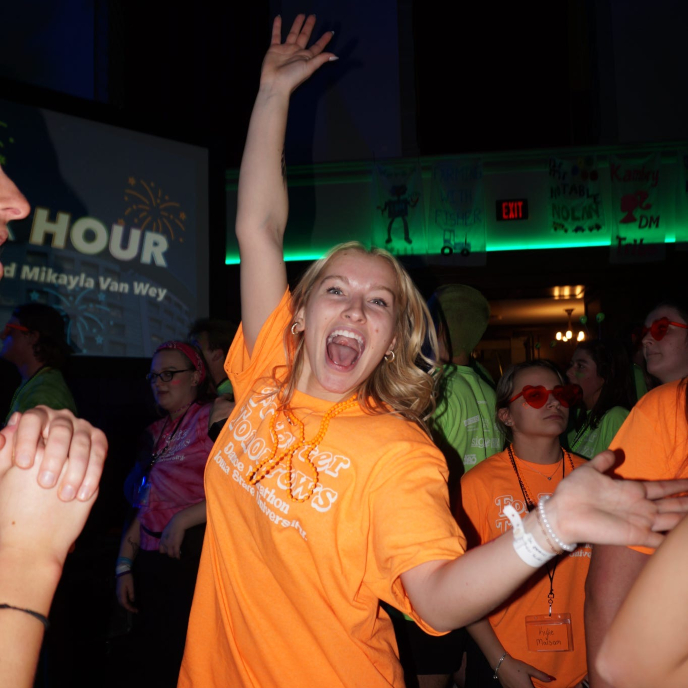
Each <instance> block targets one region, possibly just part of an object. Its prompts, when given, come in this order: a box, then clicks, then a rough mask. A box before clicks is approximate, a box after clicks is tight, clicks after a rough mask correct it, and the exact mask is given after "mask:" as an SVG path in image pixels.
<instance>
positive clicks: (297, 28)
mask: <svg viewBox="0 0 688 688" xmlns="http://www.w3.org/2000/svg"><path fill="white" fill-rule="evenodd" d="M305 20H306V15H305V14H298V15H296V19H294V23H293V24H292V25H291V29H290V30H289V35H288V36H287V38H286V39H285V41H284V42H285V43H287V44H289V43H296V42H297V41H296V39H297V38H298V37H299V33H301V27H302V26H303V23H304V21H305Z"/></svg>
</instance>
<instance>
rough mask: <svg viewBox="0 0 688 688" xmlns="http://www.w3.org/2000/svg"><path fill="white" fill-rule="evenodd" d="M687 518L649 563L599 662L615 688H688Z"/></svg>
mask: <svg viewBox="0 0 688 688" xmlns="http://www.w3.org/2000/svg"><path fill="white" fill-rule="evenodd" d="M687 568H688V519H685V518H684V519H683V521H682V522H681V523H680V524H679V525H678V526H677V527H676V529H675V530H674V531H673V532H672V533H670V534H669V536H668V537H667V539H666V541H665V542H664V543H663V544H662V546H661V547H660V548H659V549H658V550H657V551H656V552H655V553H654V554H653V555H652V556H651V557H649V558H648V561H647V565H646V566H645V568H644V569H643V570H642V572H641V573H640V576H639V577H638V580H637V581H636V583H635V584H634V585H633V588H632V589H631V591H630V593H629V595H628V597H627V598H626V600H625V601H624V603H623V604H622V606H621V609H620V610H619V613H618V614H617V616H616V617H615V619H614V621H613V623H612V625H611V628H610V630H609V633H608V634H607V636H606V638H605V639H604V642H603V643H602V647H601V650H600V653H599V655H598V658H597V670H598V672H599V674H600V675H602V676H603V677H604V678H605V680H607V681H609V683H610V685H614V686H624V687H626V688H639V687H644V686H663V687H664V688H674V687H676V688H678V687H681V688H683V686H686V685H688V615H686V609H687V608H688V588H687V587H686V585H685V578H684V576H685V575H686V570H687Z"/></svg>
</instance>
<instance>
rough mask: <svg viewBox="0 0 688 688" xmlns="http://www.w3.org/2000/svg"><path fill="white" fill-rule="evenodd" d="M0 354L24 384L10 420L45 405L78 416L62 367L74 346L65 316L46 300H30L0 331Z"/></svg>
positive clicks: (16, 309) (15, 311)
mask: <svg viewBox="0 0 688 688" xmlns="http://www.w3.org/2000/svg"><path fill="white" fill-rule="evenodd" d="M0 339H2V350H1V351H0V357H2V358H4V359H5V360H6V361H9V362H10V363H12V364H14V366H15V367H16V368H17V370H18V372H19V374H20V375H21V379H22V381H21V384H20V385H19V387H18V388H17V390H16V391H15V393H14V396H13V397H12V402H11V404H10V410H9V413H8V414H7V417H6V418H5V423H7V422H8V421H9V419H10V417H11V416H12V414H13V413H15V412H17V411H19V412H20V413H23V412H24V411H28V410H29V409H32V408H35V407H36V406H39V405H43V406H48V407H49V408H52V409H56V410H60V409H67V410H69V411H71V412H72V413H74V414H75V415H76V412H77V411H76V403H75V402H74V397H73V396H72V393H71V391H70V390H69V387H68V386H67V383H66V382H65V379H64V377H63V376H62V373H61V372H60V369H61V368H62V367H63V366H64V364H65V362H66V361H67V357H68V356H69V354H70V348H69V345H68V344H67V341H66V338H65V323H64V319H63V317H62V315H60V313H59V312H58V311H57V310H55V309H54V308H52V307H51V306H48V305H46V304H43V303H27V304H25V305H23V306H18V307H17V308H15V309H14V311H13V313H12V317H11V318H10V319H9V320H8V321H7V323H6V325H5V329H4V330H3V332H2V334H0Z"/></svg>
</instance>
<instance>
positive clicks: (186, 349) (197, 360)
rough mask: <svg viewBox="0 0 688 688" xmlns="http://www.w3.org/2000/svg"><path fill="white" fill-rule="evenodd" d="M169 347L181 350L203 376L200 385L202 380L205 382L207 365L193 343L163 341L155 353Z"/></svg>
mask: <svg viewBox="0 0 688 688" xmlns="http://www.w3.org/2000/svg"><path fill="white" fill-rule="evenodd" d="M167 349H176V350H177V351H181V352H182V353H183V354H184V356H186V357H187V358H188V359H189V361H190V362H191V365H193V367H194V368H195V369H196V371H197V372H198V373H199V374H200V376H201V379H200V380H199V381H198V384H199V385H200V384H201V382H203V380H205V365H204V364H203V359H202V358H201V357H200V355H199V353H198V351H196V349H194V348H193V346H191V344H187V343H186V342H178V341H174V340H170V341H169V342H163V343H162V344H161V345H160V346H159V347H158V348H157V349H156V350H155V353H156V354H157V353H158V351H165V350H167Z"/></svg>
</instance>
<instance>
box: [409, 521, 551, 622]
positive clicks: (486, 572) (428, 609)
mask: <svg viewBox="0 0 688 688" xmlns="http://www.w3.org/2000/svg"><path fill="white" fill-rule="evenodd" d="M523 525H524V527H525V530H526V532H528V533H530V534H531V535H532V536H533V537H534V538H535V540H536V541H537V542H538V544H539V545H540V547H541V548H542V549H544V550H547V548H548V545H547V542H546V540H545V539H544V536H543V534H542V532H540V528H539V526H538V524H537V519H536V516H535V513H531V514H528V515H527V516H526V517H525V518H524V519H523ZM513 542H514V537H513V534H512V532H511V531H509V532H507V533H506V534H505V535H503V536H501V537H498V538H497V539H496V540H492V541H491V542H488V543H486V544H484V545H481V546H480V547H476V548H475V549H471V550H470V551H468V552H466V554H464V555H462V556H460V557H458V558H457V559H454V560H452V561H444V562H440V561H433V562H427V563H426V564H421V565H420V566H417V567H415V568H414V569H411V570H410V571H407V572H406V573H404V574H402V576H401V579H402V583H403V584H404V587H405V589H406V592H407V594H408V596H409V598H410V600H411V603H412V604H413V606H414V609H415V610H416V611H417V612H418V614H419V615H420V617H421V618H422V619H423V620H424V621H425V622H426V623H428V624H430V625H431V626H432V627H433V628H435V629H437V630H438V631H448V630H451V629H453V628H460V627H462V626H466V625H468V624H471V623H474V622H475V621H476V620H477V619H482V618H483V617H484V616H486V615H487V614H488V613H489V612H491V611H492V610H493V609H494V608H495V607H496V606H497V605H499V604H500V603H501V602H503V601H504V600H505V599H507V598H508V597H509V595H511V594H512V593H513V592H514V591H515V590H516V589H517V588H518V587H519V586H520V585H521V584H522V583H523V582H525V581H526V580H527V579H528V578H529V577H530V576H532V575H533V574H534V573H535V571H536V570H537V569H535V568H533V567H532V566H529V565H528V564H526V563H525V562H524V561H523V560H522V559H521V558H520V557H519V556H518V554H516V552H515V550H514V547H513Z"/></svg>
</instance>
